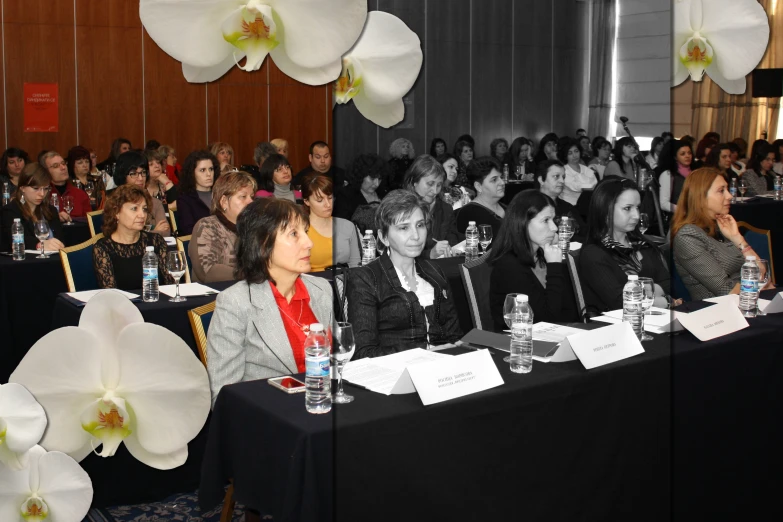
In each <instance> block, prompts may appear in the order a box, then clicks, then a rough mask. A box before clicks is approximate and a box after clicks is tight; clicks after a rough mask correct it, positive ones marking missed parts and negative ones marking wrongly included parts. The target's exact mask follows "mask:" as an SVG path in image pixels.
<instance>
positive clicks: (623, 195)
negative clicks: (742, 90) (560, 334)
mask: <svg viewBox="0 0 783 522" xmlns="http://www.w3.org/2000/svg"><path fill="white" fill-rule="evenodd" d="M640 204H641V197H640V196H639V191H638V190H637V189H636V183H634V182H633V181H631V180H629V179H625V178H615V179H605V180H604V181H602V182H601V183H599V184H598V187H596V189H595V192H594V193H593V198H592V199H591V200H590V211H589V215H588V218H587V228H588V230H587V243H586V244H585V245H584V246H583V247H582V251H581V253H580V254H579V267H580V270H579V274H580V278H581V282H582V290H583V291H584V294H585V302H586V304H587V307H588V310H591V311H598V312H606V311H609V310H617V309H619V308H622V306H623V286H625V283H627V282H628V276H629V275H638V276H641V277H650V278H652V280H653V281H654V282H655V303H654V305H655V306H657V307H660V308H667V307H668V303H669V298H668V294H669V270H668V269H667V267H666V263H665V262H664V259H663V256H662V255H661V253H660V252H659V251H658V249H657V248H656V247H655V245H653V244H652V243H650V242H649V241H648V240H647V239H646V238H645V237H644V236H643V235H642V234H640V233H639V232H637V231H636V226H637V225H638V224H639V206H640Z"/></svg>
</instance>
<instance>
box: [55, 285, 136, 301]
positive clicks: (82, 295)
mask: <svg viewBox="0 0 783 522" xmlns="http://www.w3.org/2000/svg"><path fill="white" fill-rule="evenodd" d="M101 292H119V293H121V294H122V295H124V296H125V297H127V298H128V299H138V297H139V296H138V294H132V293H130V292H126V291H124V290H117V289H116V288H111V289H110V288H102V289H100V290H84V291H82V292H66V295H68V296H70V297H73V298H74V299H76V300H77V301H81V302H82V303H86V302H88V301H89V300H90V299H92V298H93V297H95V296H96V295H98V294H100V293H101Z"/></svg>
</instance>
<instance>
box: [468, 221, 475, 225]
mask: <svg viewBox="0 0 783 522" xmlns="http://www.w3.org/2000/svg"><path fill="white" fill-rule="evenodd" d="M475 224H476V222H475V221H468V225H475Z"/></svg>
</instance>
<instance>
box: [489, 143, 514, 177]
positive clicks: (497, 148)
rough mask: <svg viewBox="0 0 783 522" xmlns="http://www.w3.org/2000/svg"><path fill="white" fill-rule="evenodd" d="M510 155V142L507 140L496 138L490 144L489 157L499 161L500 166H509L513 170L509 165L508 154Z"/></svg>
mask: <svg viewBox="0 0 783 522" xmlns="http://www.w3.org/2000/svg"><path fill="white" fill-rule="evenodd" d="M507 153H508V141H507V140H506V138H495V139H494V140H492V141H491V142H490V144H489V155H490V156H492V157H493V158H495V159H496V160H498V162H499V163H500V165H501V166H502V165H507V166H508V168H509V170H511V165H510V164H509V163H508V158H507V157H506V154H507Z"/></svg>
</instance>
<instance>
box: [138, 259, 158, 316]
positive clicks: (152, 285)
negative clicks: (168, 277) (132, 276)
mask: <svg viewBox="0 0 783 522" xmlns="http://www.w3.org/2000/svg"><path fill="white" fill-rule="evenodd" d="M141 268H142V270H143V272H144V276H143V280H142V282H141V298H142V299H143V300H144V302H145V303H154V302H156V301H157V300H158V298H159V297H160V291H159V290H158V256H157V255H156V254H155V247H151V246H148V247H147V253H146V254H144V257H142V258H141Z"/></svg>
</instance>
